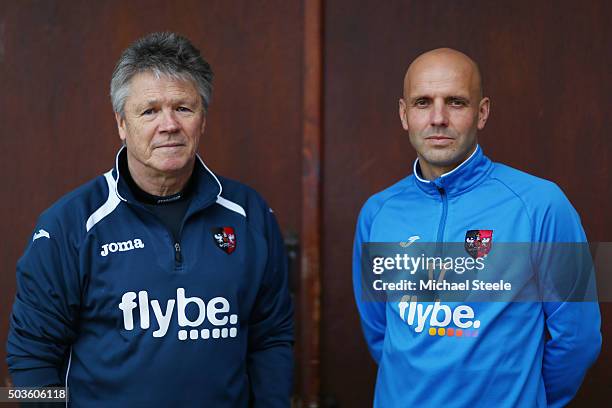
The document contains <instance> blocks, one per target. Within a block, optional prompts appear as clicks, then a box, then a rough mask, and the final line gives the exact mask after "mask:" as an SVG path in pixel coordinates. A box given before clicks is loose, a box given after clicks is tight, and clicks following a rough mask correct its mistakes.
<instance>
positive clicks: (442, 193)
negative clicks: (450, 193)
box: [438, 187, 446, 195]
mask: <svg viewBox="0 0 612 408" xmlns="http://www.w3.org/2000/svg"><path fill="white" fill-rule="evenodd" d="M438 193H440V195H444V194H446V191H444V187H438Z"/></svg>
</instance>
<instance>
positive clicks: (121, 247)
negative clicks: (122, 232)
mask: <svg viewBox="0 0 612 408" xmlns="http://www.w3.org/2000/svg"><path fill="white" fill-rule="evenodd" d="M138 248H144V242H142V240H141V239H139V238H136V239H135V240H133V241H132V240H131V239H130V240H129V241H125V242H111V243H110V244H104V245H102V252H100V255H102V256H107V255H108V254H109V253H111V252H117V251H119V252H125V251H131V250H132V249H138Z"/></svg>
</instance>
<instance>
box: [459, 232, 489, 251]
mask: <svg viewBox="0 0 612 408" xmlns="http://www.w3.org/2000/svg"><path fill="white" fill-rule="evenodd" d="M491 246H493V230H469V231H468V232H466V233H465V250H466V251H467V252H468V254H470V255H471V256H472V258H484V257H486V256H487V254H488V253H489V251H491Z"/></svg>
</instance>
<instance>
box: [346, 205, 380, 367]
mask: <svg viewBox="0 0 612 408" xmlns="http://www.w3.org/2000/svg"><path fill="white" fill-rule="evenodd" d="M367 206H368V204H367V203H366V205H365V206H364V208H363V209H362V210H361V214H360V215H359V219H358V220H357V227H356V230H355V241H354V244H353V291H354V295H355V303H356V304H357V310H358V312H359V317H360V319H361V328H362V330H363V335H364V337H365V340H366V343H367V345H368V349H369V350H370V354H371V355H372V358H374V361H376V364H378V363H379V362H380V358H381V356H382V348H383V343H384V340H385V330H386V326H387V320H386V316H385V303H384V302H381V301H377V300H375V299H367V297H366V296H364V293H365V292H364V291H363V290H362V287H363V285H362V284H363V281H364V280H363V276H362V270H361V261H362V259H361V258H362V254H363V244H366V243H368V242H369V235H370V226H371V222H370V220H369V218H370V217H369V216H368V210H367Z"/></svg>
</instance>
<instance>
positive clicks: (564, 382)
mask: <svg viewBox="0 0 612 408" xmlns="http://www.w3.org/2000/svg"><path fill="white" fill-rule="evenodd" d="M550 197H551V199H552V202H551V204H550V205H549V206H548V208H547V209H546V211H545V212H544V214H542V216H541V218H540V222H538V223H537V225H536V227H537V231H536V241H538V242H542V243H549V244H552V245H549V246H547V248H548V249H546V250H545V251H544V252H545V253H548V256H544V257H542V256H541V255H542V254H540V255H539V257H540V258H539V261H538V262H539V268H540V269H541V270H542V271H543V273H545V274H548V275H549V276H553V278H552V280H556V281H557V282H558V281H559V280H567V279H568V277H570V279H571V280H573V281H572V282H562V284H563V285H565V286H566V287H568V284H569V289H566V290H564V291H563V293H562V296H561V298H559V299H558V301H547V299H544V300H545V301H544V303H543V309H544V315H545V322H546V328H547V330H548V333H549V335H550V338H549V339H547V341H546V343H545V345H544V361H543V366H542V374H543V378H544V385H545V387H546V397H547V401H548V406H549V407H562V406H565V405H566V404H567V403H569V401H571V400H572V398H574V396H575V395H576V392H577V391H578V389H579V387H580V384H581V383H582V380H583V379H584V376H585V374H586V371H587V369H588V368H589V367H590V366H591V365H592V364H593V363H594V362H595V360H596V359H597V356H598V355H599V352H600V349H601V333H600V326H601V317H600V312H599V304H598V303H597V301H596V295H591V296H588V297H586V298H585V297H584V296H581V297H580V298H573V299H569V297H572V295H571V292H570V291H573V290H575V289H576V288H577V287H578V286H584V285H583V284H582V285H578V284H577V282H576V281H577V280H578V279H582V278H584V271H572V270H571V268H574V267H576V268H578V269H580V268H582V267H583V265H584V264H583V263H582V262H581V260H580V258H581V256H582V255H584V254H586V255H587V256H589V257H590V255H589V254H588V246H587V244H586V236H585V233H584V230H583V229H582V225H581V223H580V218H579V216H578V214H577V213H576V211H575V210H574V208H573V207H572V205H571V204H570V202H569V201H568V200H567V198H566V197H565V195H564V194H563V193H562V192H561V190H560V189H559V188H558V187H556V186H554V190H553V191H552V192H551V193H550ZM560 243H563V244H562V245H559V244H560ZM568 245H569V246H568ZM568 248H570V249H569V251H570V254H568ZM585 248H586V249H585ZM577 251H578V252H577ZM542 258H543V259H542ZM551 258H553V260H552V261H551ZM554 258H556V260H555V259H554ZM568 259H569V260H570V262H572V263H571V264H570V265H571V267H568V266H567V262H568ZM560 262H563V263H565V264H566V265H565V266H563V267H560V265H561V263H560ZM555 266H557V267H555ZM560 270H564V271H569V272H566V273H563V272H562V273H563V274H564V275H565V276H557V277H555V276H554V275H555V273H558V272H557V271H560ZM589 275H590V279H587V281H588V284H587V285H588V286H589V287H590V288H587V290H589V291H590V292H592V293H596V291H595V280H594V271H593V270H592V269H589ZM548 284H551V280H549V281H548ZM582 289H584V288H582ZM563 299H565V300H566V301H563ZM554 300H557V299H554ZM567 300H569V301H567Z"/></svg>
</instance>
